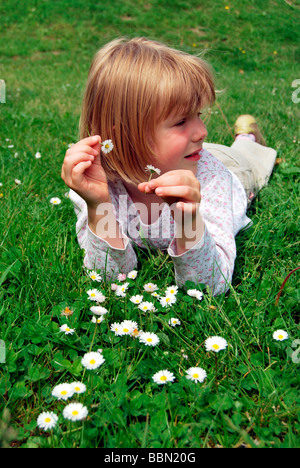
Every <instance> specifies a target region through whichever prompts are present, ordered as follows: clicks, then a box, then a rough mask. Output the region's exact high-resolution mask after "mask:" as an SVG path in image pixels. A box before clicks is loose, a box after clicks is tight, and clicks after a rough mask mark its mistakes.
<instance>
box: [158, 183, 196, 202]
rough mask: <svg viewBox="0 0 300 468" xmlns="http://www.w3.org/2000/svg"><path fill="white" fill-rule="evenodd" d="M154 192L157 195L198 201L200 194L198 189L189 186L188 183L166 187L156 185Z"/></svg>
mask: <svg viewBox="0 0 300 468" xmlns="http://www.w3.org/2000/svg"><path fill="white" fill-rule="evenodd" d="M155 194H156V195H157V196H158V197H162V198H166V197H177V198H180V199H181V200H184V201H191V202H196V203H199V202H200V199H201V196H200V192H199V190H197V189H195V188H193V187H190V186H189V185H183V186H182V185H180V186H175V187H174V186H171V187H169V186H167V187H161V186H160V187H158V188H156V189H155Z"/></svg>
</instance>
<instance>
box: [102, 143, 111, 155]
mask: <svg viewBox="0 0 300 468" xmlns="http://www.w3.org/2000/svg"><path fill="white" fill-rule="evenodd" d="M101 149H102V151H103V153H105V154H108V153H110V152H111V151H112V150H113V149H114V145H113V142H112V141H111V140H104V141H103V142H102V143H101Z"/></svg>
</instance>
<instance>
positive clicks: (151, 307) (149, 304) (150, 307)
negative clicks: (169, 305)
mask: <svg viewBox="0 0 300 468" xmlns="http://www.w3.org/2000/svg"><path fill="white" fill-rule="evenodd" d="M138 308H139V309H140V310H142V311H144V312H146V311H147V310H153V311H154V305H153V304H152V302H147V301H144V302H141V303H140V304H139V305H138Z"/></svg>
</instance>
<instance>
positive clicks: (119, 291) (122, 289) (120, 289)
mask: <svg viewBox="0 0 300 468" xmlns="http://www.w3.org/2000/svg"><path fill="white" fill-rule="evenodd" d="M128 286H129V283H124V284H121V285H120V286H118V287H117V289H116V291H115V294H116V296H121V297H125V296H126V294H125V292H126V291H127V288H128Z"/></svg>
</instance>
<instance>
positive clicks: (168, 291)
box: [166, 286, 178, 295]
mask: <svg viewBox="0 0 300 468" xmlns="http://www.w3.org/2000/svg"><path fill="white" fill-rule="evenodd" d="M177 292H178V286H169V287H168V288H167V289H166V295H169V294H177Z"/></svg>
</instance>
